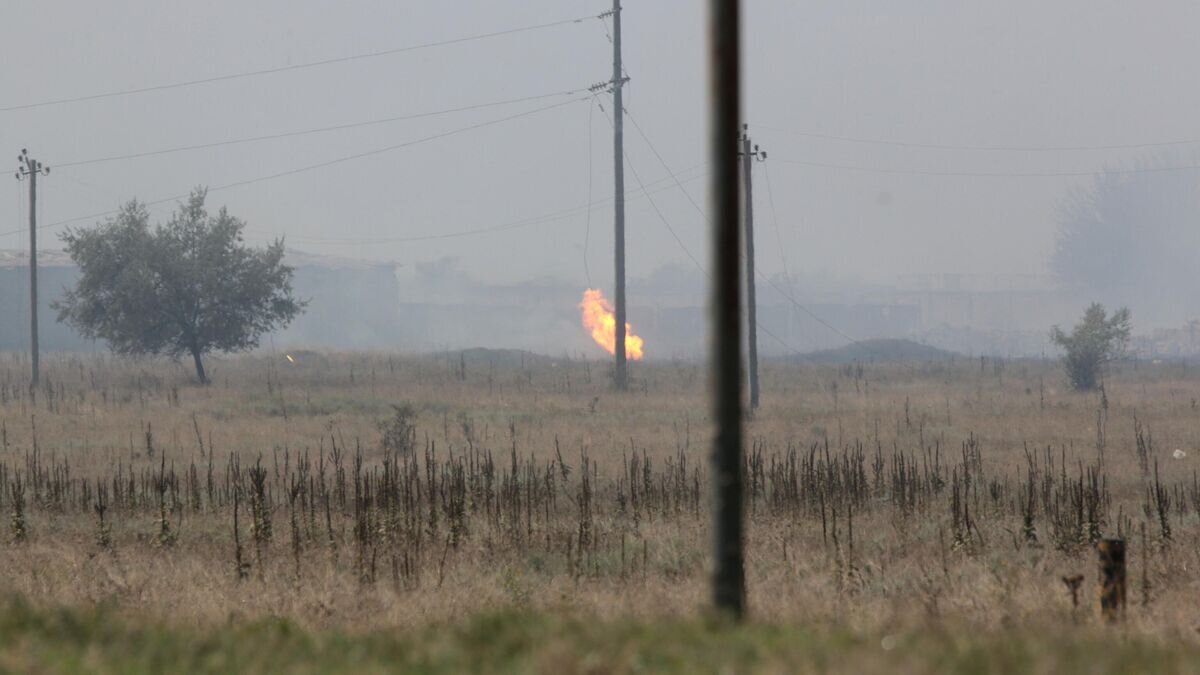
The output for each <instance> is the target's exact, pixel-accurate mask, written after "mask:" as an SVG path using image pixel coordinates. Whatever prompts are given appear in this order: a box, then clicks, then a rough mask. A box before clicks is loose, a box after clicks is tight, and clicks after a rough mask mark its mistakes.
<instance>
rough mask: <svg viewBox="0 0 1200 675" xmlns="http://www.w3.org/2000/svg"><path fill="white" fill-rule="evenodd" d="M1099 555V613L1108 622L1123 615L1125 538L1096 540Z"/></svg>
mask: <svg viewBox="0 0 1200 675" xmlns="http://www.w3.org/2000/svg"><path fill="white" fill-rule="evenodd" d="M1096 552H1097V553H1098V554H1099V555H1100V614H1101V615H1102V616H1103V617H1104V619H1105V620H1106V621H1108V622H1109V623H1112V622H1115V621H1118V620H1120V619H1121V618H1122V617H1124V615H1125V540H1124V539H1101V540H1100V541H1098V542H1096Z"/></svg>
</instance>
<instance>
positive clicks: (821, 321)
mask: <svg viewBox="0 0 1200 675" xmlns="http://www.w3.org/2000/svg"><path fill="white" fill-rule="evenodd" d="M625 114H626V115H627V116H628V117H629V121H630V122H633V128H634V129H636V130H637V132H638V135H639V136H641V137H642V140H643V141H645V142H646V145H647V146H648V147H649V148H650V151H651V152H653V153H654V156H655V157H657V158H658V161H659V162H660V163H661V164H662V165H663V168H664V169H666V171H667V173H668V174H671V168H670V167H669V166H667V163H666V161H665V160H664V159H663V157H662V155H660V154H659V152H658V150H657V149H656V148H655V147H654V144H653V143H651V142H650V139H649V137H647V136H646V133H645V132H644V131H642V127H641V126H640V125H639V124H638V123H637V119H635V118H634V116H633V115H631V114H630V113H629V111H628V110H626V111H625ZM731 142H732V141H731ZM631 168H632V167H631ZM671 175H672V176H673V175H674V174H671ZM676 185H678V187H679V190H680V191H681V192H683V194H684V196H686V197H687V199H688V201H689V202H691V204H692V206H693V207H694V208H695V209H696V211H697V212H698V213H699V214H700V215H701V217H703V218H704V219H705V220H706V221H708V223H709V225H712V219H711V218H709V217H708V214H707V213H705V212H704V209H701V208H700V205H699V204H697V203H696V200H695V199H692V195H691V194H690V193H688V191H687V190H685V189H684V188H683V185H681V184H679V183H678V181H676ZM672 234H673V233H672ZM676 241H678V238H676ZM688 255H689V257H690V256H691V254H690V253H689V254H688ZM692 260H693V262H694V261H695V258H692ZM755 276H756V277H758V278H760V279H763V280H764V281H766V282H767V283H768V284H770V285H771V287H772V288H774V289H775V291H776V292H777V293H779V294H780V295H781V296H783V297H784V298H785V299H786V300H787V301H788V302H790V303H792V305H794V306H795V307H796V308H797V309H799V310H800V311H802V312H804V313H805V314H807V315H808V316H809V317H810V318H811V319H813V320H814V321H816V322H817V323H819V324H821V325H822V326H825V327H826V328H828V329H829V330H831V331H833V332H834V333H836V334H837V335H838V336H840V337H841V338H842V339H844V340H847V341H848V342H850V343H851V344H859V341H858V340H855V339H854V338H852V337H850V336H849V335H846V334H845V333H844V332H842V331H841V330H839V329H838V328H837V327H836V326H834V325H833V324H831V323H829V322H828V321H826V320H825V319H822V318H821V317H820V316H818V315H817V314H816V313H815V312H813V311H812V310H810V309H809V308H807V307H805V306H804V305H802V304H800V302H799V301H798V300H796V299H795V298H794V297H792V295H791V294H790V293H788V292H787V291H785V290H784V289H782V288H780V287H779V284H777V283H775V280H773V279H771V278H770V277H768V276H767V275H766V274H763V272H762V271H761V270H758V271H756V274H755ZM758 327H759V328H760V329H761V330H762V331H763V332H765V333H767V334H768V335H770V334H771V333H770V331H768V330H767V329H766V328H764V327H763V326H762V324H758ZM776 339H778V338H776ZM792 351H796V350H794V349H793V350H792Z"/></svg>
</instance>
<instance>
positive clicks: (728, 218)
mask: <svg viewBox="0 0 1200 675" xmlns="http://www.w3.org/2000/svg"><path fill="white" fill-rule="evenodd" d="M740 10H741V3H740V2H739V0H710V1H709V57H710V59H711V60H710V62H709V109H710V113H709V115H710V119H709V152H710V153H711V154H710V156H711V157H712V160H713V172H712V178H711V180H712V183H711V197H710V198H711V199H712V204H713V208H712V213H713V227H712V260H713V267H712V272H713V280H712V298H711V300H710V308H711V312H712V324H711V325H712V345H711V347H710V349H711V353H710V355H709V358H711V359H712V391H713V420H714V422H715V423H716V434H715V437H714V439H713V449H712V482H713V544H714V547H713V548H714V550H713V573H712V591H713V604H714V605H715V606H716V608H717V609H718V610H719V611H720V612H722V613H726V614H729V615H730V616H732V617H734V618H737V619H741V618H742V616H743V615H744V614H745V612H746V573H745V557H744V550H743V540H744V537H745V534H744V531H743V530H744V527H745V524H744V515H743V513H742V501H743V498H742V367H741V366H742V354H741V352H742V321H743V316H742V285H741V273H742V269H741V255H740V254H741V241H740V236H739V234H740V232H739V230H740V228H739V225H740V223H739V217H738V216H739V214H738V211H739V208H738V207H739V206H740V205H739V204H738V165H737V150H738V148H737V144H736V140H737V132H738V123H739V121H740V117H741V91H742V90H741V79H740V76H741V42H740V38H741V25H740V18H741V11H740Z"/></svg>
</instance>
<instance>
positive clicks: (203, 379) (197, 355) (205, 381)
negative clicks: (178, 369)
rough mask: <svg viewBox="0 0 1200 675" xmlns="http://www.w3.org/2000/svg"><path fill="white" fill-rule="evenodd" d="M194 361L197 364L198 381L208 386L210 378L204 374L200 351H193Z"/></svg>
mask: <svg viewBox="0 0 1200 675" xmlns="http://www.w3.org/2000/svg"><path fill="white" fill-rule="evenodd" d="M192 361H194V362H195V363H196V379H198V380H200V384H208V376H207V375H205V374H204V362H203V361H201V360H200V350H199V349H193V350H192Z"/></svg>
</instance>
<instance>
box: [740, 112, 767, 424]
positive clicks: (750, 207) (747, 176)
mask: <svg viewBox="0 0 1200 675" xmlns="http://www.w3.org/2000/svg"><path fill="white" fill-rule="evenodd" d="M749 128H750V127H749V125H747V124H743V125H742V152H741V153H740V154H741V156H742V184H743V186H744V187H743V188H742V200H743V202H744V204H743V206H744V207H745V213H746V215H745V229H746V231H745V247H746V330H747V331H748V335H749V343H748V356H749V361H750V409H751V410H757V409H758V300H757V297H756V291H755V283H754V189H753V187H754V185H753V184H754V181H753V179H752V176H753V172H752V171H751V169H752V168H753V165H752V164H751V162H750V160H751V159H757V160H758V161H760V162H762V161H766V159H767V152H766V151H765V150H759V149H758V146H757V145H755V146H754V150H753V151H751V150H750V134H749Z"/></svg>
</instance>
